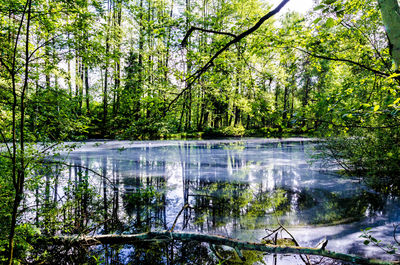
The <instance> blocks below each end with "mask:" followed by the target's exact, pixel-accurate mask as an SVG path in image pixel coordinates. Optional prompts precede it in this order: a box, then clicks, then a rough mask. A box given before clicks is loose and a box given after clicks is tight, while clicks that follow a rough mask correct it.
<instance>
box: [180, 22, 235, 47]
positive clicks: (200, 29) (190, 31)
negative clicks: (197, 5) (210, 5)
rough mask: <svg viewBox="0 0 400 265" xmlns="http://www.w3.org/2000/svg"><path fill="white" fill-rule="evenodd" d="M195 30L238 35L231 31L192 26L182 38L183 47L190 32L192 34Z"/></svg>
mask: <svg viewBox="0 0 400 265" xmlns="http://www.w3.org/2000/svg"><path fill="white" fill-rule="evenodd" d="M195 30H198V31H203V32H207V33H214V34H220V35H228V36H231V37H234V38H236V37H237V36H236V35H235V34H233V33H230V32H223V31H218V30H211V29H203V28H199V27H195V26H192V27H191V28H190V29H189V30H188V32H187V33H186V35H185V37H184V38H183V40H182V42H181V45H182V46H183V47H185V46H186V45H187V40H188V39H189V37H190V34H192V32H193V31H195Z"/></svg>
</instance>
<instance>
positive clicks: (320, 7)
mask: <svg viewBox="0 0 400 265" xmlns="http://www.w3.org/2000/svg"><path fill="white" fill-rule="evenodd" d="M324 7H325V5H317V6H316V7H314V11H318V10H320V9H322V8H324Z"/></svg>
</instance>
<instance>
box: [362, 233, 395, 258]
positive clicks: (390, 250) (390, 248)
mask: <svg viewBox="0 0 400 265" xmlns="http://www.w3.org/2000/svg"><path fill="white" fill-rule="evenodd" d="M396 228H397V226H394V230H395V231H394V236H396ZM361 231H362V235H360V237H361V238H363V239H364V242H363V243H364V245H370V244H371V245H374V246H375V247H378V248H380V249H381V250H382V251H384V252H385V253H387V254H391V255H397V254H398V246H399V243H398V242H396V243H394V244H384V243H383V242H382V241H381V240H378V239H376V238H375V237H374V236H373V235H372V233H373V231H372V228H371V227H367V228H365V229H361Z"/></svg>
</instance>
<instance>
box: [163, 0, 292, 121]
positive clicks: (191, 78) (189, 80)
mask: <svg viewBox="0 0 400 265" xmlns="http://www.w3.org/2000/svg"><path fill="white" fill-rule="evenodd" d="M289 1H290V0H283V1H282V2H281V3H280V4H279V5H278V6H277V7H276V8H275V9H273V10H271V11H270V12H268V13H267V14H266V15H265V16H263V17H262V18H260V20H259V21H258V22H257V23H256V24H255V25H254V26H253V27H251V28H249V29H248V30H246V31H244V32H242V33H240V34H239V35H238V36H236V37H235V38H234V39H233V40H231V41H230V42H228V43H227V44H225V46H224V47H222V48H221V49H220V50H218V51H217V52H216V53H215V54H214V56H213V57H211V59H210V60H209V61H208V62H207V63H206V64H205V65H204V66H203V67H201V68H200V69H199V70H197V71H196V72H195V73H193V74H192V75H191V76H189V77H188V78H187V79H186V81H187V84H186V87H185V88H184V89H182V91H181V92H180V93H179V94H178V95H177V96H176V97H175V98H174V99H173V100H172V101H171V102H170V103H169V104H168V106H167V108H166V109H165V111H164V113H165V112H167V111H168V110H169V109H170V108H171V106H172V105H173V104H174V103H175V102H176V101H177V100H178V99H179V98H180V97H181V96H182V95H183V94H184V93H185V92H186V91H188V90H190V89H191V87H192V85H193V84H194V83H195V82H196V81H197V80H198V79H199V78H200V77H201V76H202V75H203V74H204V73H205V72H206V71H207V70H208V69H209V68H210V67H211V66H213V65H214V60H215V59H217V58H218V56H220V55H221V54H222V53H223V52H225V51H226V50H228V49H229V47H230V46H232V45H233V44H235V43H237V42H239V41H241V40H242V39H244V38H245V37H247V36H248V35H250V34H251V33H253V32H254V31H256V30H257V29H258V28H259V27H261V25H262V24H263V23H264V22H265V21H267V20H268V19H269V18H271V17H272V16H274V15H276V14H277V13H278V12H279V11H280V10H281V9H282V7H284V6H285V5H286V4H287V3H288V2H289Z"/></svg>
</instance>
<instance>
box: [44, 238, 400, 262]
mask: <svg viewBox="0 0 400 265" xmlns="http://www.w3.org/2000/svg"><path fill="white" fill-rule="evenodd" d="M149 240H150V241H159V240H181V241H187V240H192V241H198V242H206V243H209V244H215V245H224V246H229V247H231V248H233V249H240V250H255V251H261V252H267V253H270V254H307V255H316V256H323V257H328V258H332V259H336V260H342V261H347V262H352V263H356V264H388V265H392V264H400V263H399V262H398V261H384V260H378V259H368V258H364V257H359V256H354V255H350V254H344V253H338V252H333V251H329V250H325V249H318V248H308V247H297V246H279V245H270V244H263V243H253V242H246V241H240V240H237V239H232V238H227V237H223V236H218V235H206V234H199V233H184V232H171V231H160V232H147V233H140V234H132V235H114V234H110V235H97V236H79V237H76V236H63V237H54V238H52V239H51V243H53V244H66V243H72V244H78V245H83V246H94V245H102V244H134V243H140V242H143V241H149Z"/></svg>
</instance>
